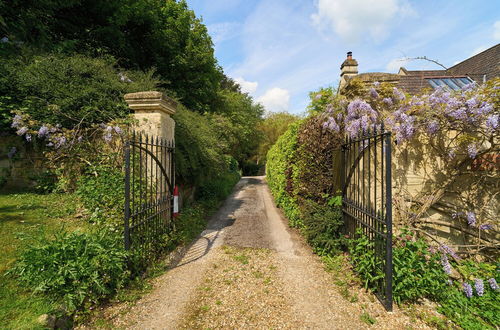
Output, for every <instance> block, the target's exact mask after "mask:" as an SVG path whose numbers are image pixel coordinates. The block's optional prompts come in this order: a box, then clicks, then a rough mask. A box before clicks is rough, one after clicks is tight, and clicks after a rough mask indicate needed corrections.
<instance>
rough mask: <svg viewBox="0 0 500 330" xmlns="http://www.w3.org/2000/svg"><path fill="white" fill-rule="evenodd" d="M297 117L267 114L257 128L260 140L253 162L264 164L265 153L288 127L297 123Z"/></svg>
mask: <svg viewBox="0 0 500 330" xmlns="http://www.w3.org/2000/svg"><path fill="white" fill-rule="evenodd" d="M298 120H299V117H298V116H296V115H293V114H290V113H288V112H268V113H266V114H265V115H264V118H263V120H262V121H261V122H260V124H259V126H258V130H259V131H260V132H261V135H262V138H261V141H260V143H259V147H258V150H257V154H256V155H255V160H256V162H257V164H264V163H265V161H266V157H267V152H268V151H269V149H271V147H272V146H273V145H274V144H275V143H276V141H277V140H278V138H279V137H280V136H281V135H283V133H285V132H286V130H287V129H288V126H290V125H291V124H293V123H294V122H296V121H298Z"/></svg>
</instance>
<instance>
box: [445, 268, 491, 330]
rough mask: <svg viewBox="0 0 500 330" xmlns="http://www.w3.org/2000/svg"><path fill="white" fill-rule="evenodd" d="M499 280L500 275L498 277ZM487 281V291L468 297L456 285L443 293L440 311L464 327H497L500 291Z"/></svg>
mask: <svg viewBox="0 0 500 330" xmlns="http://www.w3.org/2000/svg"><path fill="white" fill-rule="evenodd" d="M497 280H498V277H497ZM487 285H488V283H485V290H484V291H485V292H484V294H483V295H482V296H481V297H479V296H477V295H474V296H472V297H471V298H467V297H466V296H465V294H464V292H463V291H462V290H460V289H459V288H457V287H456V286H455V285H454V286H450V287H449V288H448V289H447V290H446V291H444V292H442V293H441V296H440V298H439V300H438V302H439V304H440V307H439V308H438V311H439V312H440V313H443V314H444V315H446V316H447V317H448V318H449V319H450V320H452V321H453V322H455V323H456V324H458V325H459V326H460V327H462V328H463V329H497V328H498V325H499V324H500V293H499V292H498V290H492V289H491V288H488V287H487Z"/></svg>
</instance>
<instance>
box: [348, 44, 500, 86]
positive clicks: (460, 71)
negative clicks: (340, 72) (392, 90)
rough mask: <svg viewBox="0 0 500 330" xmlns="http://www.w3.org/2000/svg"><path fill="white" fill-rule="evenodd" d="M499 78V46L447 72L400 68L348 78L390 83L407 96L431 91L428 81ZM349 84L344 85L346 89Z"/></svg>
mask: <svg viewBox="0 0 500 330" xmlns="http://www.w3.org/2000/svg"><path fill="white" fill-rule="evenodd" d="M499 76H500V44H497V45H495V46H493V47H491V48H489V49H487V50H485V51H483V52H481V53H479V54H476V55H474V56H472V57H470V58H468V59H466V60H464V61H462V62H460V63H458V64H455V65H454V66H452V67H451V68H449V69H448V70H444V69H443V70H407V69H406V68H403V67H401V68H400V69H399V72H398V73H397V74H393V73H382V72H369V73H361V74H358V75H356V76H352V77H350V79H348V81H349V80H352V79H354V78H355V79H359V80H361V81H363V82H375V81H378V82H390V83H393V84H394V85H396V86H397V87H398V88H400V89H402V90H404V91H405V92H407V93H409V94H419V93H421V92H422V91H423V90H425V89H433V87H432V85H431V84H430V83H429V79H437V78H442V79H445V80H446V79H448V80H449V78H467V77H468V78H470V79H472V80H473V81H475V82H477V83H482V82H483V81H487V80H490V79H493V78H495V77H499ZM348 85H349V83H348V84H347V85H346V87H347V86H348Z"/></svg>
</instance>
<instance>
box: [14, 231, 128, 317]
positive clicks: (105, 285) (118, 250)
mask: <svg viewBox="0 0 500 330" xmlns="http://www.w3.org/2000/svg"><path fill="white" fill-rule="evenodd" d="M128 260H129V258H128V253H127V252H126V251H125V250H124V249H123V246H122V244H121V240H120V239H118V238H117V237H114V236H113V235H112V234H110V233H109V232H95V233H77V232H74V233H71V234H66V233H64V234H59V235H56V237H55V238H54V239H53V240H44V241H42V242H39V243H38V244H37V245H36V246H34V247H31V248H29V249H27V250H26V251H25V252H24V253H23V254H22V255H21V257H20V258H19V260H18V262H17V264H16V266H15V268H13V269H12V270H11V272H12V273H14V274H16V275H18V278H19V280H20V281H21V282H22V283H23V284H24V285H26V286H27V287H29V288H31V289H32V290H33V291H34V292H37V293H45V294H47V295H49V296H51V297H53V298H54V299H57V300H61V301H62V302H63V304H64V308H65V310H66V311H67V312H70V313H73V312H75V311H76V310H78V309H81V308H83V307H89V306H91V305H93V304H95V303H97V302H98V301H99V300H100V299H103V298H105V297H108V296H110V295H111V294H113V293H115V292H116V291H117V290H118V289H119V288H121V287H123V286H124V285H125V284H126V283H127V281H128V280H129V279H130V275H131V274H130V271H129V269H128V267H129V266H128V264H127V262H128Z"/></svg>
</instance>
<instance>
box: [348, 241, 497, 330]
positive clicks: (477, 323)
mask: <svg viewBox="0 0 500 330" xmlns="http://www.w3.org/2000/svg"><path fill="white" fill-rule="evenodd" d="M373 244H374V243H373V242H371V241H370V240H368V238H367V237H366V236H364V235H362V234H361V233H360V234H359V235H358V237H357V238H355V239H352V240H349V251H350V259H351V261H352V263H353V265H354V269H355V270H356V272H357V273H358V274H359V275H360V276H361V277H362V279H363V282H364V284H365V287H366V288H370V289H374V288H375V287H376V285H377V281H378V280H379V279H380V278H382V277H383V276H384V275H383V273H382V272H380V270H379V269H380V268H379V267H380V266H381V265H380V264H379V263H380V261H377V258H375V256H374V253H373V248H374V246H373ZM450 253H451V254H450ZM454 257H457V256H456V255H454V253H453V251H451V250H449V248H447V247H446V246H443V247H441V248H440V249H439V250H438V249H435V248H432V247H430V246H429V245H428V244H427V243H426V242H425V241H424V240H423V239H421V238H416V237H415V236H414V235H413V234H411V233H410V232H409V231H403V233H402V234H401V235H399V236H398V237H396V238H395V239H394V245H393V265H394V275H393V283H394V285H393V296H394V300H395V301H396V302H397V303H398V304H400V303H404V302H418V301H421V300H422V299H423V298H427V299H430V300H432V301H435V302H437V303H438V304H439V308H438V310H439V311H440V312H441V313H443V314H444V315H446V316H448V318H450V319H451V320H453V321H454V322H456V323H457V324H458V325H459V326H461V327H462V328H464V329H494V328H495V327H496V326H497V325H498V324H499V322H500V317H499V315H500V289H499V287H498V285H497V283H498V280H499V279H500V277H499V276H498V271H497V266H495V265H491V264H488V263H478V262H474V261H470V260H468V261H465V262H462V263H460V264H459V263H457V262H456V261H455V259H454ZM452 265H453V267H456V268H457V269H458V270H459V271H460V273H461V274H460V275H462V276H463V277H464V278H465V281H462V280H461V279H460V278H459V276H458V274H456V275H454V276H452V273H451V269H452Z"/></svg>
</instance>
